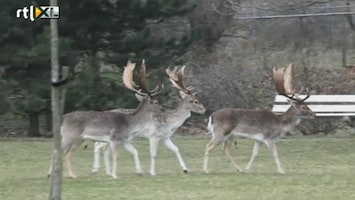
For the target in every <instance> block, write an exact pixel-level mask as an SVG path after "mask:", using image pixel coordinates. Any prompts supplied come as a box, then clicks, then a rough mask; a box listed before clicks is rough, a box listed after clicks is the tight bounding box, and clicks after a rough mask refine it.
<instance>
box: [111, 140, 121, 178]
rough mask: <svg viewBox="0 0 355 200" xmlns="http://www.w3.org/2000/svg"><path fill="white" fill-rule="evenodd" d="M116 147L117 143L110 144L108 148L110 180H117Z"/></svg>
mask: <svg viewBox="0 0 355 200" xmlns="http://www.w3.org/2000/svg"><path fill="white" fill-rule="evenodd" d="M118 146H119V144H118V143H117V142H111V143H110V148H111V152H112V172H111V176H112V178H117V172H116V171H117V157H118Z"/></svg>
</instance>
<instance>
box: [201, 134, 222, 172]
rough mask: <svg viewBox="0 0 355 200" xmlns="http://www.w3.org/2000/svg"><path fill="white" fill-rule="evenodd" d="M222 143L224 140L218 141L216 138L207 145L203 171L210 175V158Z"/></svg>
mask: <svg viewBox="0 0 355 200" xmlns="http://www.w3.org/2000/svg"><path fill="white" fill-rule="evenodd" d="M221 143H222V140H217V139H215V138H212V140H211V141H210V142H209V143H208V144H207V145H206V151H205V159H204V161H203V171H204V172H205V173H208V157H209V155H210V154H211V151H212V150H213V149H214V148H216V147H217V146H218V145H219V144H221Z"/></svg>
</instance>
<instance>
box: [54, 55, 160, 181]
mask: <svg viewBox="0 0 355 200" xmlns="http://www.w3.org/2000/svg"><path fill="white" fill-rule="evenodd" d="M135 65H136V64H135V63H132V62H131V61H128V63H127V66H125V68H124V72H123V83H124V85H125V87H127V88H128V89H130V90H131V91H133V92H135V93H136V94H138V95H140V96H143V97H144V98H143V100H142V101H141V103H140V104H139V105H138V107H137V109H136V110H135V112H133V113H132V114H123V113H118V112H98V111H75V112H71V113H67V114H65V115H64V119H63V123H62V126H61V135H62V149H63V152H64V158H65V161H66V165H67V168H68V173H69V176H70V177H72V178H75V177H76V175H75V174H74V172H73V168H72V164H71V157H72V153H73V152H74V150H75V149H76V147H78V146H79V145H80V144H81V143H83V141H84V140H93V141H100V142H106V143H108V144H109V147H110V150H111V151H112V159H113V164H112V172H111V176H112V177H113V178H117V174H116V166H117V154H118V151H117V149H118V146H119V145H121V144H122V145H123V146H124V147H125V148H126V149H127V150H128V151H129V152H130V153H132V154H133V156H134V161H135V168H136V172H137V173H139V174H140V173H142V170H141V164H140V160H139V157H138V152H137V150H136V149H135V148H134V147H133V145H132V144H130V141H131V140H132V139H133V138H134V137H135V136H136V134H137V133H138V132H139V131H141V130H142V129H149V126H151V122H152V121H154V120H155V118H156V117H158V115H159V113H160V111H161V106H160V105H159V103H158V101H157V100H156V99H154V98H153V97H154V96H155V95H157V94H158V93H159V92H160V91H159V89H160V88H159V87H158V86H157V87H156V88H155V89H154V90H151V91H149V90H148V89H147V86H146V78H145V74H146V67H145V64H144V60H143V63H142V67H141V70H140V83H139V85H136V84H135V83H134V81H133V74H134V69H135ZM51 171H52V165H51V167H50V170H49V172H48V175H50V174H51Z"/></svg>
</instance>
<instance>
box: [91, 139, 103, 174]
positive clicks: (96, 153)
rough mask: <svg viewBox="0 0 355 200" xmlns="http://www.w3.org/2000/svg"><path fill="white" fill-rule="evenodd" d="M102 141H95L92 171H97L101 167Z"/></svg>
mask: <svg viewBox="0 0 355 200" xmlns="http://www.w3.org/2000/svg"><path fill="white" fill-rule="evenodd" d="M101 148H102V146H101V143H100V142H95V145H94V163H93V165H92V170H91V172H92V173H97V172H98V171H99V169H100V151H101Z"/></svg>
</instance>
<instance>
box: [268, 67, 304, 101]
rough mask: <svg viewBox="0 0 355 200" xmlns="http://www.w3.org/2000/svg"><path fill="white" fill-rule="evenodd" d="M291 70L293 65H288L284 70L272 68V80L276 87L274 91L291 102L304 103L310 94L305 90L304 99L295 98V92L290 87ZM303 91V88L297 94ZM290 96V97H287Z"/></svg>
mask: <svg viewBox="0 0 355 200" xmlns="http://www.w3.org/2000/svg"><path fill="white" fill-rule="evenodd" d="M292 70H293V64H289V65H288V66H287V67H286V68H280V69H276V68H273V78H274V83H275V87H276V91H277V92H278V93H279V94H280V95H283V96H285V97H287V98H289V99H291V100H297V101H300V102H303V101H305V100H306V99H308V98H309V97H310V92H309V90H308V88H307V89H306V90H307V96H306V97H305V98H304V99H298V98H295V91H294V89H293V86H292ZM302 91H303V87H302V88H301V89H300V91H299V92H298V93H297V95H296V96H298V94H300V93H301V92H302ZM290 94H292V96H288V95H290Z"/></svg>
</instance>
